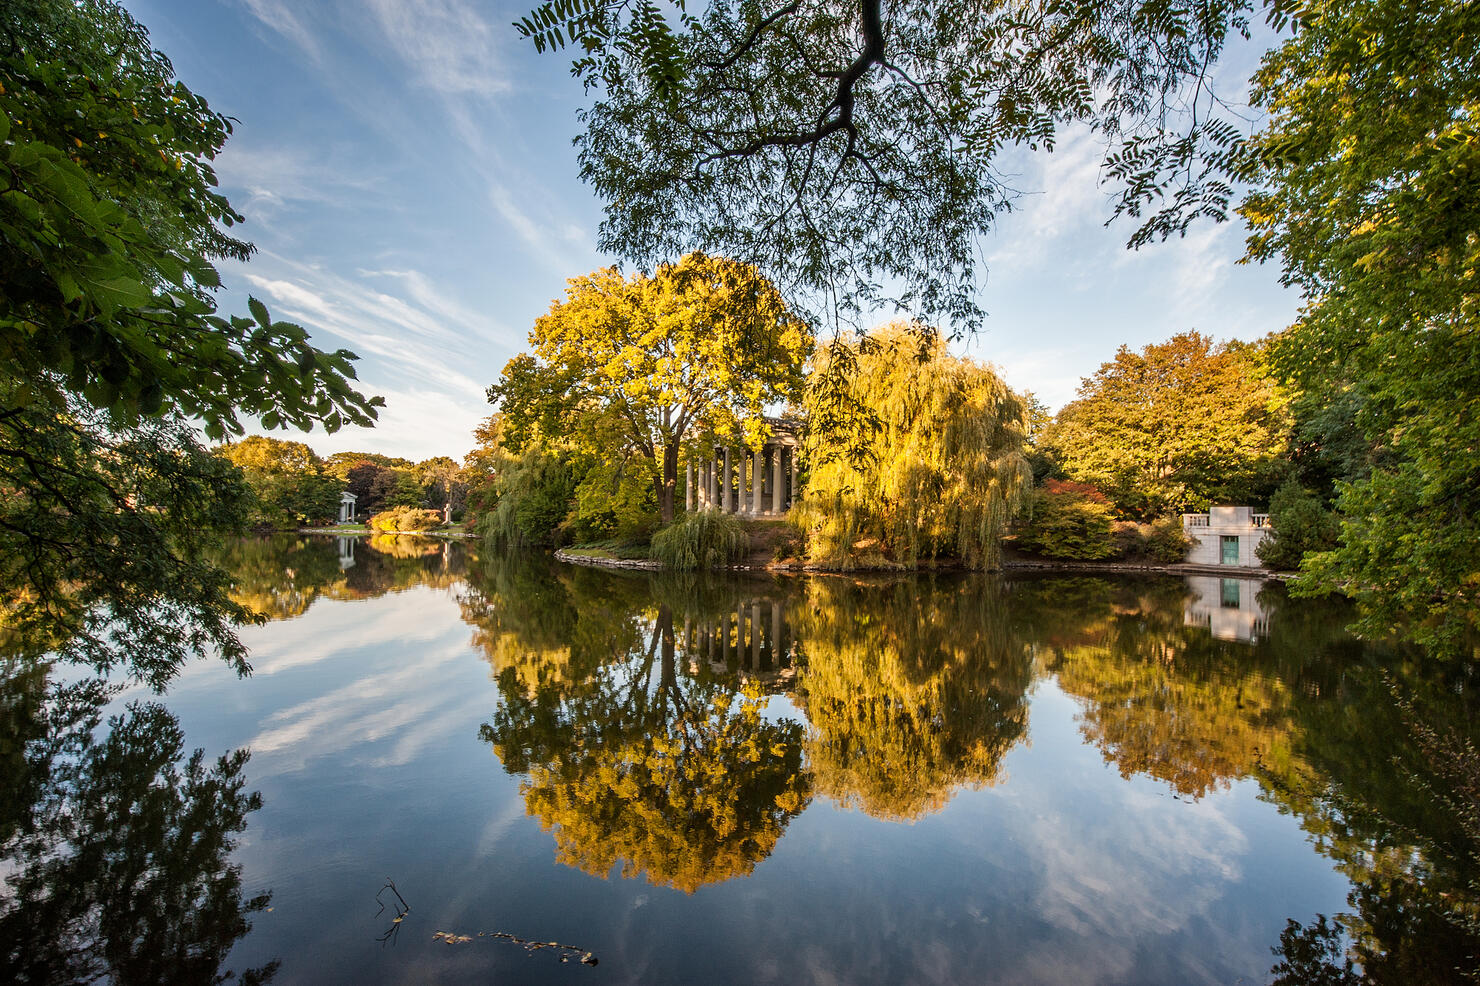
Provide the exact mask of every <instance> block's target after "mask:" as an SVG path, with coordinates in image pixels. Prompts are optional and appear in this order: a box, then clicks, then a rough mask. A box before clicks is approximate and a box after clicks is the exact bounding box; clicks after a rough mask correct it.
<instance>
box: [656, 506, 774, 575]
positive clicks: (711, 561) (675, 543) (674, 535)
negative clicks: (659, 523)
mask: <svg viewBox="0 0 1480 986" xmlns="http://www.w3.org/2000/svg"><path fill="white" fill-rule="evenodd" d="M748 550H750V537H749V536H748V535H747V534H746V533H745V525H744V524H742V523H740V519H739V518H738V517H736V516H735V515H734V514H727V513H722V512H720V511H718V510H700V511H698V512H696V513H691V514H684V515H683V516H682V517H680V518H679V519H678V520H675V521H674V522H673V523H671V524H669V525H668V526H667V527H665V528H663V529H662V530H660V531H659V532H658V533H656V534H654V535H653V546H652V549H651V552H650V555H649V557H651V558H653V559H655V560H657V561H660V562H662V563H663V565H664V566H665V567H667V568H672V569H679V570H687V569H694V568H718V567H719V566H721V565H727V564H729V563H730V562H732V561H734V560H735V559H737V558H739V557H741V556H742V555H744V554H745V553H746V552H747V551H748Z"/></svg>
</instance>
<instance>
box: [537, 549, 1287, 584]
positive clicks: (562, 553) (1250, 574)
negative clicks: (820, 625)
mask: <svg viewBox="0 0 1480 986" xmlns="http://www.w3.org/2000/svg"><path fill="white" fill-rule="evenodd" d="M555 560H556V561H559V562H564V563H565V564H567V565H585V566H588V567H591V568H616V569H628V570H632V571H645V572H661V571H667V569H665V568H664V567H663V563H662V562H658V561H653V560H651V559H647V558H608V557H602V556H600V555H582V554H573V553H572V552H571V551H570V549H567V548H557V549H555ZM943 570H945V571H952V570H959V569H943V568H942V567H939V566H937V567H934V568H917V569H899V568H853V569H849V570H847V571H846V572H844V571H841V570H839V569H835V568H823V567H821V566H817V565H804V564H800V563H781V564H770V565H722V566H720V567H718V568H710V569H705V570H704V571H709V572H771V573H774V574H790V575H851V574H855V573H857V574H887V575H917V574H919V573H921V572H938V571H943ZM984 571H989V572H1002V573H1010V572H1103V573H1108V574H1119V575H1203V576H1209V575H1210V576H1215V577H1221V578H1226V579H1230V578H1231V579H1248V580H1257V581H1261V582H1263V581H1270V580H1273V581H1277V582H1285V581H1288V580H1289V579H1290V577H1291V575H1292V574H1293V573H1290V572H1274V571H1270V570H1268V569H1263V568H1234V567H1232V566H1229V567H1221V566H1218V565H1196V564H1191V563H1188V562H1174V563H1172V564H1167V565H1161V564H1156V563H1154V562H1144V563H1143V562H1102V561H1072V560H1067V559H1065V560H1049V559H1036V558H1035V559H1027V558H1006V559H1003V561H1002V564H1001V565H999V566H998V567H997V568H991V569H984Z"/></svg>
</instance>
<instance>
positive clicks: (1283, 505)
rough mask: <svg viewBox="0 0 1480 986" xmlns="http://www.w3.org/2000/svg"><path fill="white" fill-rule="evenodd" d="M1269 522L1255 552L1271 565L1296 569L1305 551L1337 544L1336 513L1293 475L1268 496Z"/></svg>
mask: <svg viewBox="0 0 1480 986" xmlns="http://www.w3.org/2000/svg"><path fill="white" fill-rule="evenodd" d="M1269 526H1270V534H1269V537H1267V538H1265V539H1264V540H1263V541H1261V542H1260V544H1259V548H1258V549H1257V551H1256V553H1257V554H1258V555H1259V560H1260V561H1262V562H1264V564H1266V565H1268V566H1269V567H1270V568H1280V569H1285V570H1287V571H1288V570H1290V569H1296V568H1299V567H1300V562H1301V559H1303V558H1304V557H1305V556H1306V555H1308V554H1311V553H1313V552H1317V551H1328V550H1330V549H1331V548H1334V547H1335V546H1336V535H1337V531H1338V526H1337V520H1336V516H1335V515H1334V514H1332V513H1331V511H1330V510H1327V509H1326V506H1325V504H1323V503H1321V500H1320V498H1319V497H1317V496H1316V495H1315V494H1313V493H1311V491H1310V490H1307V489H1306V488H1305V487H1304V486H1301V485H1300V481H1299V480H1298V479H1295V478H1294V477H1291V478H1290V479H1287V480H1285V482H1284V483H1283V484H1282V485H1281V486H1280V488H1279V489H1277V490H1275V492H1274V496H1273V497H1272V498H1271V499H1270V501H1269Z"/></svg>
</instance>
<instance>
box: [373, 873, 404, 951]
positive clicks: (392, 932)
mask: <svg viewBox="0 0 1480 986" xmlns="http://www.w3.org/2000/svg"><path fill="white" fill-rule="evenodd" d="M387 890H389V891H390V892H391V893H393V894H395V895H396V899H395V901H394V902H393V903H392V904H391V907H392V908H393V909H394V910H395V912H396V916H395V917H394V918H393V919H392V920H391V926H390V927H389V928H387V929H385V934H383V935H381V936H380V937H379V938H376V939H375V940H376V941H378V942H380V943H381V944H382V945H384V944H385V943H386V942H391V943H392V944H394V943H395V938H396V936H397V935H399V934H400V933H401V922H402V921H404V920H405V919H406V915H408V914H410V913H411V905H410V904H408V903H406V898H405V897H402V896H401V891H399V890H397V889H396V881H394V880H392V879H391V878H390V877H386V878H385V886H383V887H381V888H380V890H379V891H378V892H377V893H376V894H375V900H376V901H377V902H378V903H379V904H380V910H378V911H376V912H375V916H376V917H380V915H382V914H384V913H385V901H384V900H383V899H382V897H383V895H384V894H385V892H386V891H387Z"/></svg>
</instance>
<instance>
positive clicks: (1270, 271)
mask: <svg viewBox="0 0 1480 986" xmlns="http://www.w3.org/2000/svg"><path fill="white" fill-rule="evenodd" d="M124 4H125V6H126V7H127V8H128V9H129V10H130V11H131V12H132V13H133V14H134V16H135V18H137V19H138V20H139V21H140V22H141V23H143V24H144V25H146V26H147V27H148V28H149V29H150V32H151V35H152V38H153V40H154V44H155V46H156V47H157V48H159V49H160V50H161V51H163V52H164V53H165V54H166V55H168V56H169V57H170V59H171V61H172V62H173V63H174V65H175V70H176V72H177V73H178V74H179V76H180V78H181V79H182V80H183V81H184V82H185V83H186V84H187V85H188V86H190V88H191V89H193V90H194V91H196V92H198V93H200V94H201V95H203V96H205V97H206V98H207V99H208V100H209V101H210V103H211V105H212V106H213V107H214V108H215V109H216V110H217V111H219V112H222V113H225V114H226V115H228V116H230V117H233V118H234V119H235V120H236V121H238V122H237V123H236V125H235V132H234V134H233V136H232V138H231V140H230V141H229V142H228V143H227V145H226V149H225V150H224V151H223V152H222V154H221V155H220V156H219V157H218V159H217V161H216V170H217V175H218V178H219V179H220V182H221V188H222V190H223V191H224V192H225V193H226V194H227V196H228V198H229V199H230V200H231V202H232V204H233V205H234V206H235V207H236V208H237V210H238V211H239V212H241V213H242V214H243V215H244V216H246V218H247V223H246V225H245V226H242V227H238V228H237V229H236V230H234V232H235V233H237V234H238V235H241V236H244V237H246V238H247V239H250V240H251V241H252V242H253V243H254V244H255V245H256V247H257V254H256V255H255V256H254V257H253V258H252V259H251V260H250V261H248V262H247V263H244V264H239V263H235V262H227V263H224V264H222V265H221V275H222V279H223V282H224V284H225V285H226V290H225V293H224V295H223V297H222V307H223V310H225V311H229V312H237V311H245V306H246V298H247V296H248V295H249V294H250V295H254V296H256V297H258V298H260V299H262V301H264V302H265V303H266V304H267V305H268V307H269V309H270V310H271V311H272V313H273V316H274V317H275V318H285V319H289V320H291V321H295V322H298V323H299V324H301V325H303V326H304V327H305V328H307V329H308V330H309V331H310V333H311V334H312V341H313V342H314V344H315V345H318V346H319V347H320V348H324V349H336V348H339V347H341V346H342V347H346V348H349V349H352V350H354V351H355V352H356V353H358V354H359V355H360V357H361V360H360V363H359V364H358V374H359V380H360V382H361V384H362V385H363V388H364V389H365V390H366V391H367V392H370V393H375V394H380V395H382V396H384V397H385V399H386V407H385V408H384V409H383V410H382V411H381V415H380V420H379V422H378V424H377V425H376V427H375V428H374V429H344V430H342V431H340V432H338V433H337V434H335V435H327V434H325V433H324V432H323V431H322V430H316V431H314V432H311V433H309V434H307V435H304V434H301V433H296V432H293V433H286V432H274V433H273V434H275V435H276V436H277V437H281V438H291V439H295V440H300V441H306V442H307V443H308V444H310V445H312V446H313V447H314V448H315V449H316V450H317V451H318V452H320V453H321V454H329V453H332V452H338V451H348V450H356V451H370V452H381V453H384V454H386V455H396V456H404V457H406V458H409V459H413V460H420V459H425V458H429V457H431V456H434V455H448V456H452V457H453V458H457V459H460V458H461V457H462V455H463V454H464V453H466V452H467V451H468V450H469V449H470V448H471V447H472V444H473V438H472V431H473V428H474V427H475V426H476V425H477V423H478V422H479V421H480V420H481V419H483V418H484V417H486V416H487V415H488V414H489V413H490V411H491V410H492V408H490V407H489V405H488V404H487V401H486V397H485V391H486V388H487V387H488V385H489V384H491V383H493V382H494V381H496V380H497V379H498V375H499V372H500V371H501V369H502V368H503V366H504V364H505V362H507V361H508V359H509V358H510V357H512V356H514V355H515V354H516V353H518V352H520V351H521V350H523V349H524V348H526V344H527V341H528V333H529V330H530V328H531V327H532V326H533V324H534V320H535V319H536V318H538V317H539V316H540V315H542V314H544V313H545V312H546V311H548V310H549V307H550V304H551V302H552V301H553V300H555V299H557V298H559V297H561V296H562V295H563V293H564V289H565V282H566V279H567V278H570V277H574V276H577V275H579V274H583V273H585V272H587V271H590V270H593V269H595V268H597V267H601V266H605V265H607V264H611V263H613V262H616V260H617V259H618V258H615V257H610V256H605V255H603V254H602V253H600V252H599V251H598V250H597V249H596V245H595V243H596V231H597V226H598V224H599V222H600V218H601V208H602V203H601V202H600V201H599V200H598V199H597V198H596V197H595V195H594V194H593V193H592V192H591V190H590V189H589V188H587V187H586V186H584V185H583V184H582V183H581V182H580V180H579V178H578V176H577V165H576V157H575V150H574V148H573V147H572V146H571V139H572V138H573V137H574V136H575V135H576V133H577V132H578V130H579V123H578V120H577V117H576V114H577V111H578V110H579V109H580V108H581V107H582V106H583V105H586V97H585V95H584V93H583V92H582V90H581V86H580V83H579V82H577V81H576V80H574V79H572V78H571V77H570V75H569V71H568V68H569V63H568V60H567V59H566V58H563V57H560V56H558V55H557V56H550V55H538V54H536V53H535V52H534V50H533V48H532V46H530V45H529V44H528V43H527V42H524V41H522V40H521V39H520V38H519V37H518V35H517V33H516V32H515V31H514V29H513V27H512V26H511V23H512V21H513V20H514V19H515V18H516V17H517V16H519V15H520V14H522V13H524V12H525V11H526V10H527V9H528V7H529V6H532V3H530V2H529V0H524V2H518V0H515V2H510V0H297V2H295V0H124ZM1256 57H1257V53H1256V50H1255V48H1254V47H1249V48H1247V49H1244V50H1240V51H1238V52H1235V53H1234V54H1233V55H1232V56H1231V57H1230V58H1227V59H1225V64H1224V66H1223V67H1222V68H1221V69H1220V77H1221V86H1220V88H1221V91H1222V92H1224V93H1225V94H1237V93H1238V92H1240V91H1241V88H1242V87H1241V85H1240V82H1241V80H1243V79H1245V78H1247V75H1248V72H1249V70H1250V69H1251V68H1252V67H1253V65H1254V61H1255V58H1256ZM1102 153H1103V148H1102V147H1101V145H1100V144H1099V143H1098V142H1097V141H1096V140H1095V139H1093V138H1092V137H1089V136H1088V135H1084V134H1078V135H1071V136H1070V138H1069V139H1066V140H1063V141H1061V142H1060V144H1059V145H1058V147H1057V149H1056V150H1055V151H1054V153H1052V154H1043V153H1039V154H1029V153H1027V152H1026V151H1025V152H1022V153H1014V154H1013V155H1011V156H1010V157H1008V158H1006V159H1004V164H1003V170H1004V171H1005V172H1006V173H1007V174H1009V175H1010V176H1012V180H1013V184H1014V185H1015V187H1017V188H1019V189H1020V190H1022V192H1023V195H1022V198H1021V199H1020V201H1019V203H1018V207H1017V208H1016V209H1015V210H1014V211H1013V212H1012V213H1011V214H1009V215H1008V216H1006V217H1005V218H1003V219H1002V220H1001V221H1000V222H999V223H998V225H997V228H996V229H995V230H994V231H993V233H992V234H991V235H990V236H988V237H987V238H986V239H985V240H983V242H982V243H981V245H980V253H981V255H982V257H983V258H984V259H985V267H986V271H985V273H984V274H983V275H982V276H981V278H980V284H979V296H980V298H979V300H980V302H981V304H982V306H983V307H984V308H985V309H986V311H987V312H988V318H987V321H986V324H985V326H984V328H983V329H982V331H981V332H980V333H978V334H977V335H976V336H975V337H974V338H972V339H970V340H967V341H966V342H964V343H963V344H961V345H958V346H957V347H956V348H957V351H958V352H962V353H964V354H966V355H970V356H972V357H974V358H976V359H979V360H983V361H986V362H990V363H992V364H994V365H995V366H997V367H998V368H999V369H1000V370H1001V371H1002V373H1003V375H1004V376H1005V378H1006V380H1007V382H1008V383H1009V384H1010V385H1011V386H1013V387H1014V388H1016V389H1018V390H1020V391H1021V390H1029V391H1032V392H1033V393H1035V394H1036V395H1037V396H1038V397H1039V398H1040V399H1042V400H1043V401H1044V402H1045V403H1046V404H1048V406H1049V407H1050V408H1051V409H1056V408H1058V407H1060V406H1061V405H1062V404H1064V403H1065V402H1067V401H1069V400H1072V399H1073V398H1074V394H1075V391H1076V389H1077V388H1078V386H1079V385H1080V382H1081V379H1082V378H1084V377H1086V376H1088V375H1090V374H1092V373H1094V371H1095V370H1096V369H1097V368H1098V367H1099V366H1100V364H1101V363H1103V362H1105V361H1107V360H1109V359H1111V358H1112V357H1113V356H1114V354H1115V351H1116V349H1117V348H1118V347H1119V346H1120V345H1122V344H1125V345H1129V346H1131V347H1132V348H1140V347H1142V346H1145V345H1147V344H1149V343H1154V342H1160V341H1163V340H1165V339H1167V338H1169V337H1171V336H1172V335H1174V334H1176V333H1178V332H1182V331H1186V330H1188V329H1196V330H1198V331H1200V332H1203V333H1205V334H1208V335H1211V336H1213V337H1214V338H1217V339H1233V338H1237V339H1245V340H1252V339H1256V338H1259V337H1261V336H1264V335H1265V334H1267V333H1269V332H1272V331H1277V330H1279V329H1281V328H1283V327H1285V326H1286V325H1288V324H1289V323H1290V322H1291V321H1292V320H1293V319H1294V316H1295V314H1296V311H1297V308H1298V305H1299V299H1298V297H1297V296H1296V294H1295V293H1294V292H1290V291H1287V290H1285V289H1283V288H1281V286H1280V285H1279V283H1278V271H1277V270H1276V269H1275V268H1272V267H1268V266H1264V267H1261V266H1257V265H1240V264H1239V263H1238V260H1239V258H1240V257H1241V256H1242V254H1243V244H1244V237H1245V235H1246V230H1244V229H1243V228H1242V227H1241V225H1240V224H1239V223H1238V222H1237V221H1234V222H1229V223H1225V224H1222V225H1212V224H1209V225H1204V226H1195V227H1193V230H1192V231H1191V232H1190V233H1189V235H1188V236H1187V237H1186V238H1184V239H1180V240H1172V241H1169V242H1167V243H1165V244H1158V245H1154V246H1151V247H1147V248H1144V249H1142V250H1140V251H1137V252H1130V251H1127V250H1126V249H1125V241H1126V239H1127V238H1128V237H1129V235H1130V233H1131V232H1132V229H1131V226H1130V225H1129V223H1124V222H1117V223H1116V224H1114V225H1112V226H1110V227H1109V228H1106V227H1105V226H1104V223H1105V221H1106V220H1107V219H1108V218H1109V217H1110V213H1111V199H1110V194H1109V191H1108V189H1107V188H1106V187H1104V186H1102V185H1101V184H1100V183H1099V172H1100V158H1101V155H1102Z"/></svg>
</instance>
